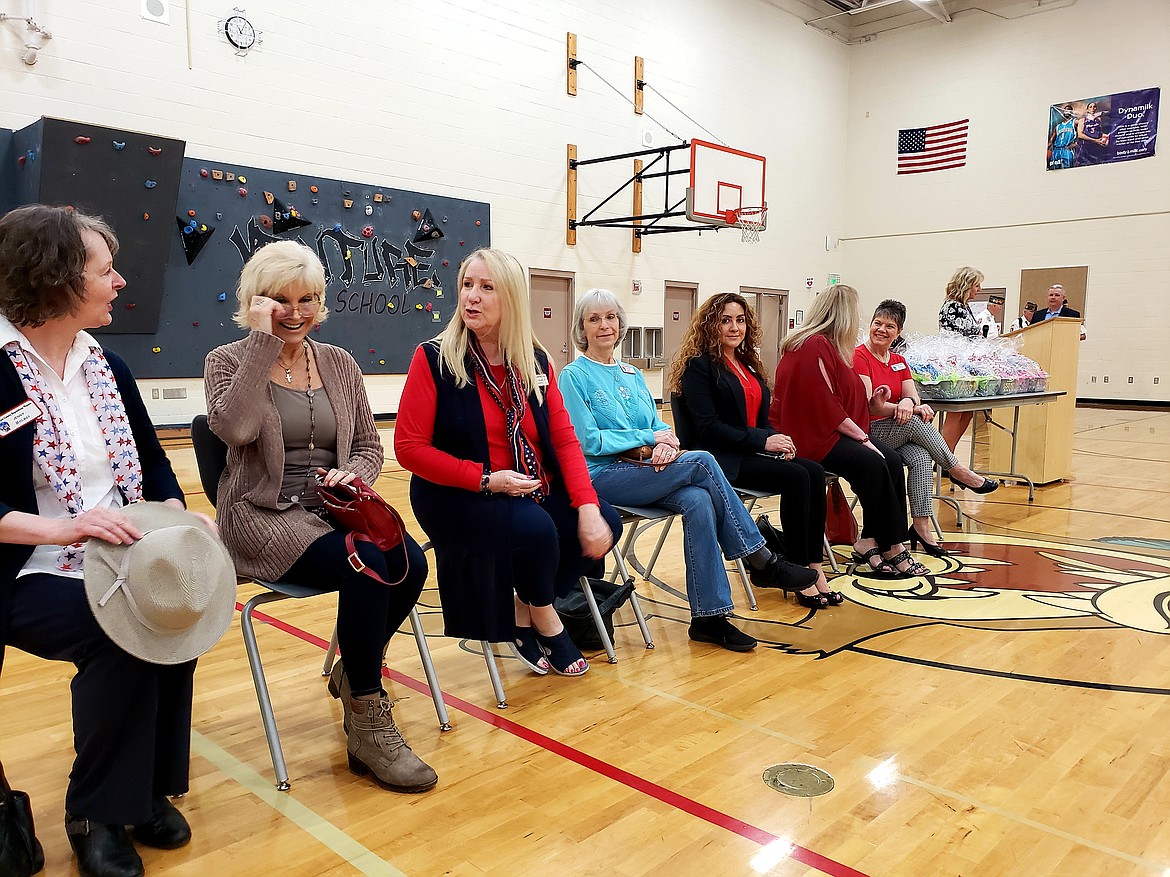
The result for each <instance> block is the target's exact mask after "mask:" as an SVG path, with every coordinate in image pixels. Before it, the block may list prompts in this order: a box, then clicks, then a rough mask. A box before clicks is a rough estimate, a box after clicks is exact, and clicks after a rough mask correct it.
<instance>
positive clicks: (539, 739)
mask: <svg viewBox="0 0 1170 877" xmlns="http://www.w3.org/2000/svg"><path fill="white" fill-rule="evenodd" d="M242 608H243V607H242V606H241V604H239V603H237V604H236V609H237V610H240V609H242ZM252 617H253V618H255V619H256V620H258V621H262V622H264V623H266V624H270V625H271V626H272V627H275V628H276V629H277V630H280V631H283V632H284V633H287V634H290V635H291V636H295V637H297V638H298V639H300V640H303V641H304V642H307V643H309V644H311V645H314V646H317V648H319V649H328V648H329V641H328V640H324V639H321V637H319V636H314V635H313V634H311V633H308V632H307V631H304V630H301V629H300V628H299V627H294V626H293V625H291V624H289V623H288V622H285V621H281V620H280V619H279V618H275V617H273V616H271V615H266V614H264V613H263V612H253V613H252ZM382 672H383V674H384V675H386V676H387V677H388V678H390V679H393V680H394V681H395V682H397V683H399V684H401V685H405V686H406V687H407V688H412V689H414V690H415V691H417V692H418V693H419V694H424V695H426V696H427V697H430V696H431V689H430V687H429V686H428V685H427V684H426V683H425V682H420V681H418V680H417V679H413V678H411V677H410V676H407V675H405V674H403V673H400V672H399V671H397V670H391V669H389V668H383V670H382ZM443 700H444V701H446V703H447V705H448V706H453V707H455V709H457V710H459V711H460V712H463V713H466V714H467V715H469V716H472V717H473V718H476V719H479V720H480V721H482V722H486V723H487V724H489V725H493V726H495V727H497V728H500V729H501V730H503V731H507V732H508V733H509V734H512V735H514V736H516V737H519V738H520V739H521V740H525V741H527V742H529V743H532V744H534V745H536V746H539V747H541V748H542V749H546V750H548V751H549V752H551V753H553V754H554V755H559V756H561V757H562V758H566V759H568V760H569V761H572V762H574V763H575V764H579V765H581V767H584V768H586V769H588V770H591V771H594V772H595V773H599V774H601V775H602V776H604V777H608V778H609V779H611V780H614V781H615V782H619V783H621V784H622V785H624V786H627V787H629V788H631V789H633V790H634V791H636V792H641V793H642V794H644V795H649V796H650V797H651V798H655V799H656V800H658V801H661V802H662V803H664V804H666V805H668V806H670V807H674V808H676V809H678V810H681V811H683V812H684V813H689V814H690V815H691V816H695V817H698V818H699V819H702V820H703V821H705V822H709V823H711V824H712V825H714V826H716V827H718V828H722V829H725V830H726V831H730V832H732V833H734V834H737V835H739V836H740V837H742V838H746V839H747V840H750V841H754V842H755V843H758V844H759V845H760V846H766V845H767V844H770V843H773V842H774V841H778V840H780V837H779V836H778V835H775V834H772V833H771V832H770V831H765V830H764V829H762V828H757V827H756V826H754V825H752V824H751V823H749V822H744V821H743V820H742V819H736V818H735V817H734V816H731V815H729V814H727V813H724V812H723V811H721V810H716V809H715V808H714V807H708V806H707V805H706V804H700V803H699V802H698V801H695V800H694V799H692V798H688V797H686V796H685V795H680V794H679V793H678V792H674V791H671V790H670V789H667V788H665V787H663V786H660V785H658V784H657V783H654V782H651V781H650V780H648V779H645V778H644V777H640V776H638V775H637V774H632V773H630V772H629V771H627V770H622V769H621V768H620V767H617V766H616V765H613V764H610V763H609V762H607V761H602V760H601V759H599V758H595V757H594V756H592V755H588V754H586V753H584V752H582V751H580V750H579V749H574V748H573V747H572V746H568V745H566V744H564V743H562V742H560V741H559V740H554V739H553V738H552V737H547V736H545V735H544V734H541V733H540V732H539V731H533V730H532V729H531V728H526V727H524V726H523V725H520V724H517V723H516V722H513V721H512V720H511V719H506V718H504V717H503V716H501V715H499V714H498V713H495V712H492V711H491V710H487V709H484V708H483V707H481V706H477V705H475V704H473V703H471V702H469V701H466V700H463V699H462V698H460V697H456V696H454V695H451V694H447V692H445V691H444V692H443ZM788 858H790V859H792V860H794V861H797V862H800V863H801V864H803V865H807V866H809V867H810V868H816V869H817V870H818V871H821V872H822V873H825V874H828V875H830V877H867V875H866V874H864V873H863V872H861V871H858V870H856V869H854V868H850V867H849V866H848V865H844V864H842V863H841V862H838V861H836V860H834V859H830V858H829V857H827V856H822V855H821V854H820V853H818V852H815V851H813V850H810V849H808V848H806V847H802V846H798V845H795V844H794V845H793V847H792V851H791V852H790V853H788Z"/></svg>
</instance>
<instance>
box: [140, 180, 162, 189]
mask: <svg viewBox="0 0 1170 877" xmlns="http://www.w3.org/2000/svg"><path fill="white" fill-rule="evenodd" d="M142 185H144V186H146V188H148V189H153V188H154V187H155V186H157V185H158V183H157V182H155V181H154V180H147V181H146V182H145V183H143V184H142Z"/></svg>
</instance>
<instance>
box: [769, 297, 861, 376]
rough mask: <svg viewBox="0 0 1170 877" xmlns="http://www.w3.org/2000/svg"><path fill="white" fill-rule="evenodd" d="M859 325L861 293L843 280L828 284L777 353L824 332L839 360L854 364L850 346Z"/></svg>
mask: <svg viewBox="0 0 1170 877" xmlns="http://www.w3.org/2000/svg"><path fill="white" fill-rule="evenodd" d="M860 325H861V297H860V296H859V295H858V294H857V290H856V289H854V288H853V287H852V286H848V285H846V284H844V283H838V284H836V285H835V286H827V287H825V288H824V289H822V290H821V291H820V293H818V294H817V297H816V298H815V299H813V303H812V307H811V308H809V309H808V313H807V314H805V317H804V325H803V326H801V327H800V328H799V329H798V330H796V331H795V332H793V333H792V334H791V335H789V336H788V337H787V338H785V339H784V341H783V342H782V343H781V344H780V355H781V356H783V355H784V354H785V353H788V352H789V351H792V350H796V349H797V348H798V347H800V345H802V344H803V343H804V342H805V340H806V339H808V338H810V337H811V336H813V335H824V336H825V337H826V338H828V339H829V341H831V342H832V343H833V346H834V347H835V348H836V349H837V353H838V354H840V356H841V361H842V362H844V363H845V364H846V365H847V366H849V367H850V368H852V367H853V349H854V348H855V347H856V346H857V330H858V328H859V327H860Z"/></svg>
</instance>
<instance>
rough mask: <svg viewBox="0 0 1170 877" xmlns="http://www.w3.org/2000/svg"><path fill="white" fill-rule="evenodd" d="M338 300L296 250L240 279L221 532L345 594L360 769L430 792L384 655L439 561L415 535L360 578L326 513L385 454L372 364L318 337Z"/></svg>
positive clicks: (221, 409) (333, 683)
mask: <svg viewBox="0 0 1170 877" xmlns="http://www.w3.org/2000/svg"><path fill="white" fill-rule="evenodd" d="M324 293H325V272H324V269H323V268H322V267H321V262H320V260H319V259H318V258H317V255H316V254H315V253H314V252H313V251H312V250H310V249H309V248H308V247H305V246H303V245H302V244H299V243H296V242H295V241H280V242H277V243H272V244H268V245H267V246H265V247H263V248H262V249H260V250H258V251H257V252H256V253H255V254H254V255H253V256H252V258H251V259H249V260H248V263H247V264H246V265H245V266H244V270H243V271H242V272H241V273H240V281H239V285H238V287H237V290H236V295H237V298H238V301H239V306H238V308H237V310H236V314H235V320H236V324H237V325H239V326H240V328H241V329H245V330H247V331H248V336H247V337H246V338H244V339H243V340H242V341H234V342H232V343H231V344H225V345H223V346H222V347H217V348H216V349H215V350H213V351H211V352H210V353H209V354H208V355H207V363H206V370H205V374H204V383H205V387H206V391H207V418H208V424H209V426H210V427H211V429H212V431H213V432H214V433H215V434H216V435H218V436H219V437H220V438H221V439H223V441H224V443H226V444H227V446H228V454H227V468H226V469H225V470H224V473H223V477H222V478H221V479H220V482H219V501H218V503H217V508H218V509H219V515H218V519H219V526H220V530H221V532H222V533H223V538H224V543H225V544H226V545H227V547H228V550H229V551H230V552H231V554H232V557H233V559H234V560H235V562H236V567H237V569H238V570H239V571H240V573H242V574H244V575H251V576H258V577H260V578H262V579H267V580H269V581H275V580H277V579H279V580H282V581H286V582H292V583H294V584H299V585H308V586H310V587H315V588H320V589H321V590H322V592H325V591H337V592H338V599H337V642H338V645H339V646H340V649H341V653H342V655H343V656H344V659H345V663H344V665H343V664H342V662H341V661H338V662H337V663H336V664H335V665H334V667H333V672H332V674H331V675H330V680H329V691H330V693H331V694H332V695H333V696H334V697H337V698H340V699H341V702H342V709H343V721H342V727H343V729H344V730H345V733H346V737H347V741H346V749H347V752H348V757H349V768H350V770H351V771H353V772H354V773H356V774H358V775H364V774H367V773H371V772H372V773H373V774H374V778H375V780H376V781H377V783H378V784H379V785H380V786H382V787H383V788H386V789H391V790H393V791H396V792H424V791H426V790H428V789H430V788H433V787H434V785H435V783H437V782H438V776H437V775H436V774H435V772H434V771H433V770H432V769H431V768H430V767H428V766H427V765H426V764H424V763H423V762H422V761H421V760H420V759H419V757H418V756H417V755H415V754H414V752H413V751H411V748H410V747H409V746H407V745H406V742H405V741H404V740H403V739H402V735H401V733H400V732H399V730H398V728H397V726H396V725H395V723H394V719H393V716H392V715H391V711H390V708H391V705H392V704H391V702H390V701H389V700H388V699H387V696H386V692H385V691H384V690H383V688H382V656H383V654H384V652H385V649H386V643H387V642H388V641H389V640H390V637H391V636H393V634H394V632H395V631H396V630H398V628H399V627H400V626H401V625H402V623H403V622H404V621H405V620H406V618H407V616H408V615H409V614H410V610H411V609H412V608H413V607H414V604H415V603H416V602H417V601H418V596H419V594H420V593H421V592H422V587H423V583H424V582H425V581H426V578H427V562H426V558H425V556H424V555H423V553H422V550H421V549H420V548H419V546H418V544H417V543H416V542H415V541H414V540H413V539H412V538H411V537H410V535H409V534H404V541H403V543H402V545H400V546H398V547H396V548H394V549H392V550H390V551H388V552H386V553H383V552H381V551H379V550H378V549H377V548H375V547H374V546H373V544H371V543H369V542H358V543H356V545H357V554H358V556H359V558H360V561H361V562H362V563H364V564H365V566H366V570H365V571H363V572H359V571H357V570H356V569H355V567H354V566H353V565H352V564H351V561H350V560H349V559H348V555H349V551H348V550H347V548H346V544H345V543H346V533H345V532H344V531H342V530H337V529H334V528H333V526H332V525H331V524H330V522H329V520H328V518H327V516H325V515H324V514H323V509H322V507H321V501H320V499H319V498H318V497H317V493H316V482H317V479H318V478H320V479H321V480H322V481H323V482H324V483H325V484H326V485H336V484H348V483H349V482H351V481H353V480H354V479H355V478H358V477H360V478H361V479H362V480H363V481H365V482H366V483H367V484H373V483H374V481H375V480H377V478H378V475H379V474H380V473H381V470H382V458H383V452H382V444H381V442H380V441H379V439H378V430H377V428H376V427H375V425H374V416H373V413H372V412H371V410H370V403H369V399H368V398H367V397H366V389H365V384H364V383H363V380H362V373H361V370H360V369H359V368H358V364H357V363H356V362H355V361H354V359H353V357H352V356H350V355H349V354H348V353H347V352H345V351H344V350H342V349H341V348H339V347H334V346H332V345H329V344H321V343H319V342H317V341H313V340H310V339H309V337H308V336H309V332H310V331H312V329H313V326H314V325H315V324H318V323H321V322H323V321H324V320H325V318H326V317H327V316H328V315H329V311H328V309H327V308H326V306H325V304H324ZM371 572H373V573H376V574H377V576H378V578H374V577H372V576H371V575H370V574H369V573H371ZM378 579H381V581H379V580H378ZM386 583H397V584H394V586H393V587H387V584H386Z"/></svg>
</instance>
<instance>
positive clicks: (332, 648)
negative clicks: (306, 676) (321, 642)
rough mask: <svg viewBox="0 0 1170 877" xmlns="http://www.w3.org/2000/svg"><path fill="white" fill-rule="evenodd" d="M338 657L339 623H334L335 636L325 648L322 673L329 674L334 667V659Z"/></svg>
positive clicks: (323, 674)
mask: <svg viewBox="0 0 1170 877" xmlns="http://www.w3.org/2000/svg"><path fill="white" fill-rule="evenodd" d="M336 657H337V625H336V624H334V625H333V636H332V637H330V639H329V648H328V649H326V650H325V666H323V667H322V668H321V675H322V676H328V675H329V671H330V670H332V669H333V659H334V658H336Z"/></svg>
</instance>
